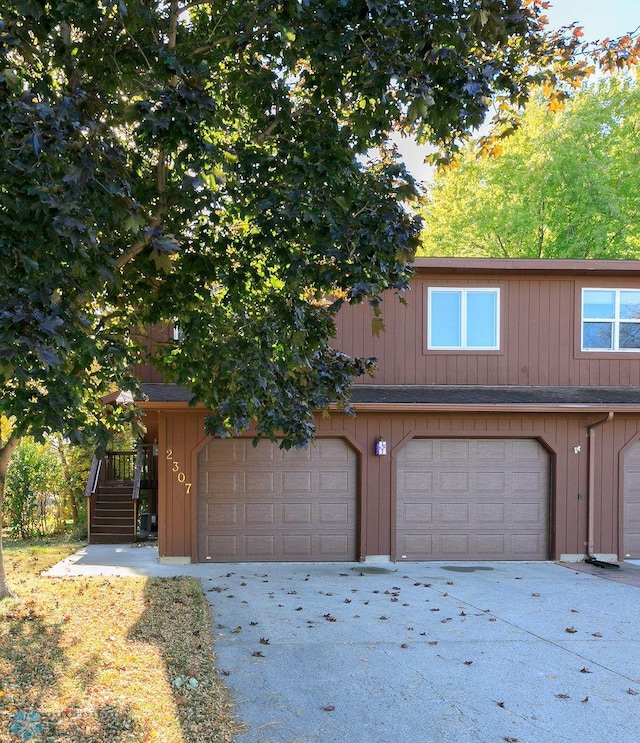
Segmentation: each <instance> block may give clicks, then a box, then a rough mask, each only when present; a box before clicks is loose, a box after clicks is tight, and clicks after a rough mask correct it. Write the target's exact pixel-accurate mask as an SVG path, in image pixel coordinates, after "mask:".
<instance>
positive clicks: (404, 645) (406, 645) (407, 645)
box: [400, 642, 409, 648]
mask: <svg viewBox="0 0 640 743" xmlns="http://www.w3.org/2000/svg"><path fill="white" fill-rule="evenodd" d="M400 647H401V648H408V647H409V643H408V642H403V643H402V645H400Z"/></svg>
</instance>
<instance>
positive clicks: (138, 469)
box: [131, 446, 146, 500]
mask: <svg viewBox="0 0 640 743" xmlns="http://www.w3.org/2000/svg"><path fill="white" fill-rule="evenodd" d="M145 454H146V452H145V450H144V447H143V446H139V447H138V451H137V452H136V463H135V465H134V468H133V491H132V493H131V497H132V499H133V500H138V499H139V498H140V481H141V480H142V467H143V464H144V460H145Z"/></svg>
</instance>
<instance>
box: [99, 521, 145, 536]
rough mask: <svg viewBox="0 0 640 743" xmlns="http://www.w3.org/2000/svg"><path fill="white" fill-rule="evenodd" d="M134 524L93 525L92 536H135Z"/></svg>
mask: <svg viewBox="0 0 640 743" xmlns="http://www.w3.org/2000/svg"><path fill="white" fill-rule="evenodd" d="M134 531H135V530H134V528H133V524H132V523H131V524H91V533H92V534H94V533H95V534H133V533H134Z"/></svg>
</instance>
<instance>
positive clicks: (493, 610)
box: [58, 548, 640, 743]
mask: <svg viewBox="0 0 640 743" xmlns="http://www.w3.org/2000/svg"><path fill="white" fill-rule="evenodd" d="M89 550H91V548H89ZM134 553H135V550H134ZM139 558H140V554H138V563H137V567H134V568H133V572H134V573H135V574H152V575H155V574H160V575H169V574H189V575H195V576H197V577H199V578H200V579H201V581H202V585H203V588H204V591H205V594H206V596H207V598H208V599H209V601H210V603H211V607H212V619H213V632H214V637H215V648H216V654H217V664H218V668H219V669H220V670H221V671H222V672H223V673H224V674H225V675H226V681H227V684H228V686H229V688H230V690H231V692H232V694H233V696H234V698H235V700H236V702H237V715H238V717H239V718H240V720H241V721H243V722H244V723H245V725H246V728H247V733H246V734H243V735H241V736H240V737H239V738H238V739H237V743H312V742H313V743H316V742H317V743H471V742H473V743H493V742H494V741H496V743H500V742H502V743H504V742H505V741H506V742H507V743H509V742H511V743H515V742H516V741H518V743H610V742H611V741H615V742H616V743H638V741H640V638H639V635H638V629H639V627H640V589H639V588H638V587H636V586H634V585H628V584H625V583H622V582H615V581H612V580H605V579H603V577H604V573H603V577H600V576H599V575H590V574H588V573H585V572H582V571H578V570H574V569H572V568H567V567H564V566H560V565H556V564H554V563H478V564H471V563H469V564H467V563H465V564H457V563H451V564H440V563H414V564H406V563H405V564H402V565H380V566H372V565H359V564H357V565H354V564H335V563H331V564H313V565H308V564H307V565H305V564H244V565H192V566H172V567H169V566H159V565H156V567H155V569H154V568H150V569H148V570H146V571H145V570H142V569H141V565H142V563H141V562H140V559H139ZM103 559H104V558H103ZM88 562H89V566H87V565H85V568H84V569H85V570H87V569H90V566H91V559H89V560H88ZM119 562H120V563H123V562H125V560H124V558H123V556H122V555H120V558H119ZM93 569H94V570H95V569H97V567H96V566H95V565H94V568H93ZM120 570H121V571H123V570H124V571H125V574H126V570H127V569H126V568H122V566H120ZM60 571H61V572H59V573H58V574H65V571H66V574H74V573H75V570H74V573H71V572H70V568H69V566H68V565H67V567H66V568H60ZM105 572H108V570H105ZM75 574H77V573H75ZM111 574H113V573H111ZM119 574H123V573H122V572H120V573H119ZM129 574H131V573H129ZM607 577H608V576H607Z"/></svg>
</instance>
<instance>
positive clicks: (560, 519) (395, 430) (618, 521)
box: [158, 410, 640, 561]
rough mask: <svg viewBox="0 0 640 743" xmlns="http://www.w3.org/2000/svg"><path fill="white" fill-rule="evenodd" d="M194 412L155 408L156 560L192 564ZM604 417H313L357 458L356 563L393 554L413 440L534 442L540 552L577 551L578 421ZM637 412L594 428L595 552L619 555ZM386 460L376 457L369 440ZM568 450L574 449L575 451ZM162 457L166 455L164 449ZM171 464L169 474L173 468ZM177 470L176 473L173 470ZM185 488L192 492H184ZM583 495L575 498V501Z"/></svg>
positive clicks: (582, 435)
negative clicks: (545, 544)
mask: <svg viewBox="0 0 640 743" xmlns="http://www.w3.org/2000/svg"><path fill="white" fill-rule="evenodd" d="M204 415H205V413H204V412H203V411H196V410H193V411H187V410H184V411H177V410H175V411H173V412H171V411H169V410H167V411H164V412H161V413H160V414H159V416H158V420H159V426H158V440H159V448H160V457H159V469H160V490H159V546H160V554H161V556H189V557H191V559H193V560H194V561H195V560H196V559H197V515H196V510H195V508H196V501H197V492H196V491H197V455H198V452H199V451H200V450H201V449H202V447H203V446H204V445H205V444H206V442H207V441H208V440H209V439H208V438H207V437H206V436H205V435H204ZM602 417H603V416H602V415H598V414H593V413H591V414H587V413H577V412H576V413H549V414H545V413H536V414H519V413H513V414H508V413H482V414H473V413H449V414H447V413H435V412H434V413H411V412H404V413H402V412H398V413H384V414H382V413H370V412H360V413H359V414H358V415H357V416H356V417H355V418H353V417H350V416H347V415H345V414H342V413H335V414H332V415H331V416H330V417H329V418H326V419H325V418H321V419H319V420H318V435H320V436H332V437H335V436H338V437H343V438H345V440H346V441H348V442H349V444H350V446H352V447H353V448H354V449H355V450H356V451H358V452H360V454H359V458H358V460H359V472H358V482H359V492H358V512H359V545H358V549H357V555H358V557H359V558H361V557H365V556H367V555H368V556H371V555H392V556H395V554H396V549H397V544H396V515H395V509H396V486H397V483H396V464H397V462H396V460H397V456H398V454H399V452H400V451H402V449H403V447H404V446H405V445H406V443H407V442H408V441H410V440H411V439H412V438H415V437H418V438H427V437H432V438H437V439H443V438H447V437H457V438H474V437H483V438H490V439H496V438H501V437H507V438H509V437H516V438H529V439H536V440H537V441H539V442H540V443H542V445H543V446H544V447H545V448H546V449H547V451H548V452H549V458H550V467H551V476H550V481H551V488H550V490H551V493H550V530H549V544H550V550H549V556H550V558H552V559H559V557H560V556H561V555H562V554H568V555H582V554H584V551H585V544H586V540H587V528H588V525H587V513H588V510H587V509H588V500H587V476H588V442H587V425H589V424H590V423H594V422H596V421H597V420H599V419H601V418H602ZM639 432H640V416H638V415H633V414H619V413H616V415H615V417H614V419H613V421H612V422H610V423H606V424H603V425H601V426H599V427H597V428H596V429H595V447H594V453H595V457H596V459H595V462H596V467H595V472H596V483H595V494H594V503H595V507H596V519H595V521H596V523H595V550H596V552H597V553H603V554H619V551H620V545H621V536H622V533H623V528H622V517H623V510H622V503H621V498H620V497H619V490H620V488H621V484H620V481H621V480H622V474H621V473H620V474H619V466H620V467H621V466H622V462H623V452H624V448H625V446H627V445H628V444H629V442H632V441H633V440H634V437H638V434H639ZM378 438H383V439H384V440H385V441H386V442H387V451H388V454H387V456H375V454H374V449H375V442H376V439H378ZM574 447H580V451H579V452H578V453H574ZM169 449H170V450H171V459H167V450H169ZM176 466H177V470H176ZM181 473H182V474H181ZM187 483H191V491H190V492H189V493H187V492H186V486H187ZM580 496H582V498H581V497H580Z"/></svg>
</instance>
